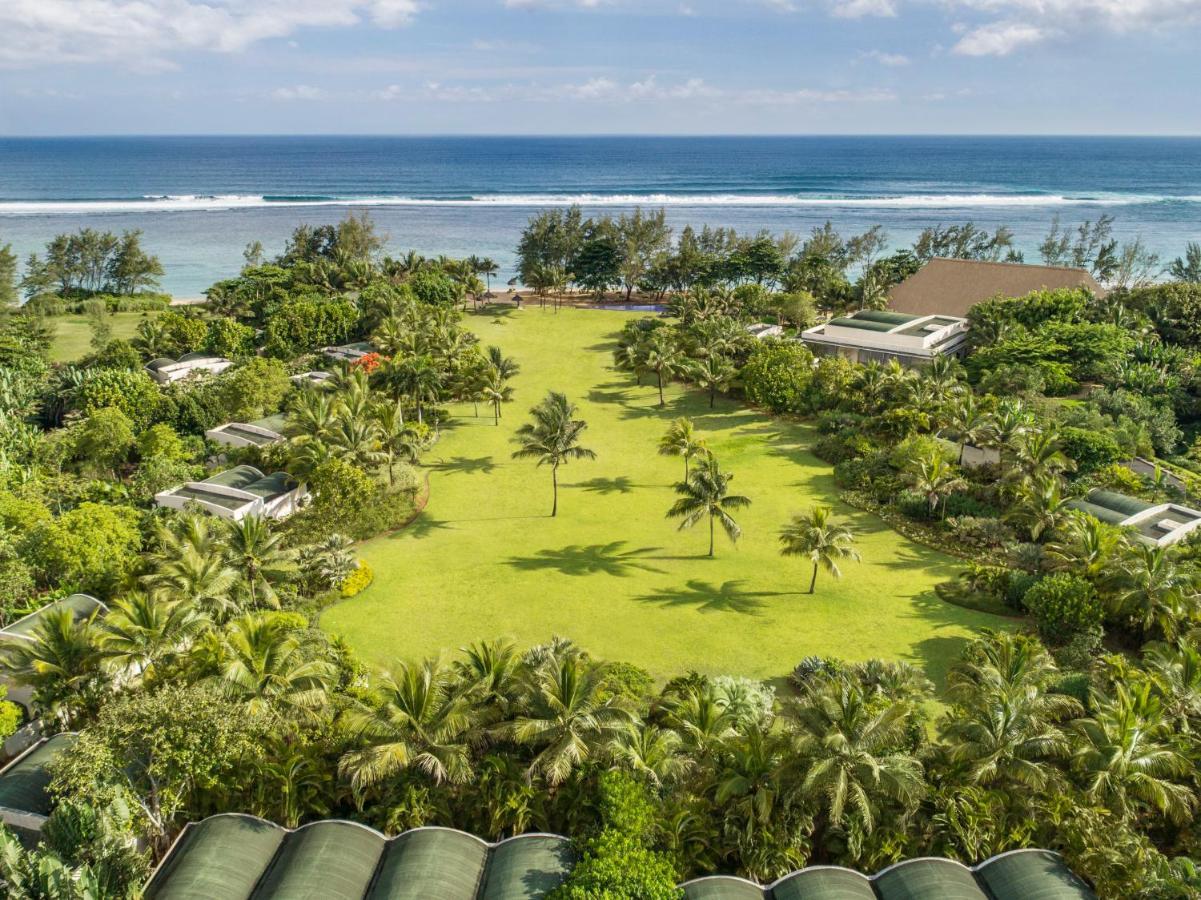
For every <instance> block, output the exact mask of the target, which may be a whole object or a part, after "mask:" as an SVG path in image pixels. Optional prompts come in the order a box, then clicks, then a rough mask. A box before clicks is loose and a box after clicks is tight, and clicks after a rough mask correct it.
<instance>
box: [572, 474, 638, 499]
mask: <svg viewBox="0 0 1201 900" xmlns="http://www.w3.org/2000/svg"><path fill="white" fill-rule="evenodd" d="M564 487H577V488H583V489H584V490H585V491H587V492H588V493H590V494H632V493H633V492H634V488H636V487H639V485H636V484H634V482H633V481H631V480H630V477H629V476H628V475H619V476H617V477H616V478H590V479H588V480H587V481H577V482H576V483H575V484H570V485H564Z"/></svg>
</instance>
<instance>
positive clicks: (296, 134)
mask: <svg viewBox="0 0 1201 900" xmlns="http://www.w3.org/2000/svg"><path fill="white" fill-rule="evenodd" d="M205 137H208V138H360V139H361V138H371V139H379V138H387V139H396V138H409V139H415V140H422V139H430V138H439V139H446V138H458V139H464V140H480V139H489V140H500V139H515V138H516V139H535V140H538V139H541V140H547V139H582V138H651V139H698V138H703V139H710V140H714V139H730V140H736V139H746V138H757V139H767V140H773V139H789V138H792V139H795V138H949V139H963V138H973V139H979V138H988V139H1007V138H1010V139H1018V138H1051V139H1098V138H1118V139H1137V140H1151V139H1159V140H1163V139H1179V140H1196V139H1199V138H1201V132H1036V131H1029V132H1018V131H1014V132H953V131H907V132H885V131H879V132H866V131H864V132H857V131H847V132H835V131H830V132H817V131H814V132H728V133H720V132H678V133H675V132H636V131H630V132H624V131H612V132H609V131H595V132H549V131H548V132H522V133H518V132H512V133H509V132H437V131H429V132H367V131H364V132H353V131H345V132H317V131H315V132H303V131H280V132H269V131H264V132H256V131H179V132H150V131H146V132H135V131H129V132H79V133H71V134H66V133H63V134H0V140H5V141H10V140H11V141H19V140H87V139H95V138H205Z"/></svg>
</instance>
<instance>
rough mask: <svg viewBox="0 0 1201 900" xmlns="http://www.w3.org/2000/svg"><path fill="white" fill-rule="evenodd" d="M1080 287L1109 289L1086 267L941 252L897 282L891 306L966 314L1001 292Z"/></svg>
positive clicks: (1016, 294) (1098, 290)
mask: <svg viewBox="0 0 1201 900" xmlns="http://www.w3.org/2000/svg"><path fill="white" fill-rule="evenodd" d="M1077 287H1085V288H1088V289H1089V290H1090V291H1092V292H1093V293H1094V294H1097V295H1098V296H1099V295H1101V294H1104V293H1105V292H1104V290H1102V288H1101V285H1099V284H1097V282H1096V280H1094V278H1093V276H1092V275H1090V274H1088V272H1086V271H1084V269H1067V268H1062V267H1059V266H1028V265H1025V264H1023V263H1001V262H979V261H977V260H972V259H943V258H941V257H937V258H935V259H932V260H930V261H929V262H928V263H926V264H925V265H924V266H922V268H921V269H919V270H918V271H917V272H916V273H915V274H913V275H911V276H909V277H908V278H906V279H905V280H904V281H902V282H901V283H900V284H898V285H897V286H896V287H894V288H893V289H892V291H891V292H890V293H889V302H888V305H889V307H890V308H891V309H894V310H896V311H897V312H902V313H909V314H911V315H915V316H930V315H946V316H966V315H967V313H968V310H969V309H971V308H972V307H973V306H975V305H976V304H977V303H979V302H980V301H981V300H988V299H990V298H992V297H996V296H998V295H1000V296H1002V297H1024V296H1025V295H1026V294H1029V293H1030V292H1031V291H1042V290H1057V289H1059V288H1077Z"/></svg>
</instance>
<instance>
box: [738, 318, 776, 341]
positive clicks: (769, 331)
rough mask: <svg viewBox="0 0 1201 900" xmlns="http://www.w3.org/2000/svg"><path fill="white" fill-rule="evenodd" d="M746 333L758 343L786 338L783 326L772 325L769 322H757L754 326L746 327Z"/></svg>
mask: <svg viewBox="0 0 1201 900" xmlns="http://www.w3.org/2000/svg"><path fill="white" fill-rule="evenodd" d="M746 333H747V334H749V335H750V336H751V337H753V338H754V339H755V340H757V341H761V340H763V339H764V338H778V337H783V336H784V328H783V326H781V325H772V324H770V323H768V322H756V323H755V324H754V325H748V326H746Z"/></svg>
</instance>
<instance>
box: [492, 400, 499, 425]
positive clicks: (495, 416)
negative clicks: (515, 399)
mask: <svg viewBox="0 0 1201 900" xmlns="http://www.w3.org/2000/svg"><path fill="white" fill-rule="evenodd" d="M492 424H493V425H499V424H500V401H498V400H493V401H492Z"/></svg>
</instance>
